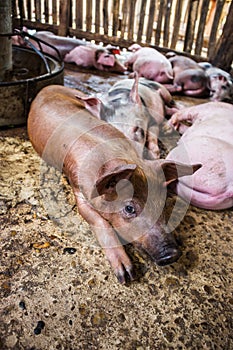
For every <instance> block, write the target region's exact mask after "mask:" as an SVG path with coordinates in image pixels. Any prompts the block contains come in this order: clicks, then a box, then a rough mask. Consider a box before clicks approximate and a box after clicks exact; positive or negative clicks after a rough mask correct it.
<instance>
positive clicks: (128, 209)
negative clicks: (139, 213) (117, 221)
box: [123, 204, 136, 218]
mask: <svg viewBox="0 0 233 350" xmlns="http://www.w3.org/2000/svg"><path fill="white" fill-rule="evenodd" d="M123 212H124V214H125V215H126V216H127V217H128V218H130V217H135V216H136V210H135V207H134V205H133V204H127V205H126V206H125V207H124V209H123Z"/></svg>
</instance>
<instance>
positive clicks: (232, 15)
mask: <svg viewBox="0 0 233 350" xmlns="http://www.w3.org/2000/svg"><path fill="white" fill-rule="evenodd" d="M232 28H233V1H231V3H230V8H229V12H228V16H227V19H226V22H225V24H224V27H223V32H222V35H221V37H220V39H219V41H218V46H217V49H216V52H215V53H213V54H212V55H211V57H210V62H211V63H212V64H213V65H214V66H216V67H219V68H221V69H224V70H225V71H227V72H230V71H231V64H232V57H233V35H232Z"/></svg>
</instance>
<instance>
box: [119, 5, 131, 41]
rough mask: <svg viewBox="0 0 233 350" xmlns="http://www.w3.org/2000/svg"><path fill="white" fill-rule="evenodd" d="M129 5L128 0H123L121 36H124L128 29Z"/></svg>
mask: <svg viewBox="0 0 233 350" xmlns="http://www.w3.org/2000/svg"><path fill="white" fill-rule="evenodd" d="M128 5H129V2H128V1H127V0H123V3H122V14H123V17H122V21H121V38H124V35H125V32H126V31H127V18H128Z"/></svg>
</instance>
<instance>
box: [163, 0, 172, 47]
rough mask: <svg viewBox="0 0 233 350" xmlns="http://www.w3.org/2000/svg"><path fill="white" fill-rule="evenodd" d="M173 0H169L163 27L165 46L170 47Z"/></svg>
mask: <svg viewBox="0 0 233 350" xmlns="http://www.w3.org/2000/svg"><path fill="white" fill-rule="evenodd" d="M171 9H172V0H167V4H166V7H165V18H164V28H163V46H164V47H168V43H169V36H170V18H171Z"/></svg>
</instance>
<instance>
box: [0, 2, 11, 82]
mask: <svg viewBox="0 0 233 350" xmlns="http://www.w3.org/2000/svg"><path fill="white" fill-rule="evenodd" d="M11 32H12V21H11V0H1V2H0V34H6V33H11ZM9 70H12V49H11V38H8V37H1V38H0V81H2V80H3V79H4V76H5V73H6V72H7V71H9Z"/></svg>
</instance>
